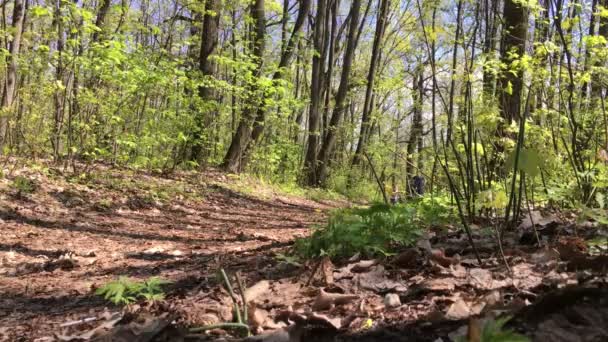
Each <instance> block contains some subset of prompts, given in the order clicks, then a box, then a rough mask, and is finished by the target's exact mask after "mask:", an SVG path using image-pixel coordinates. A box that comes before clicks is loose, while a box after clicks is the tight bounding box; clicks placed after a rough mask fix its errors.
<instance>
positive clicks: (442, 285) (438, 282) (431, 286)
mask: <svg viewBox="0 0 608 342" xmlns="http://www.w3.org/2000/svg"><path fill="white" fill-rule="evenodd" d="M420 287H421V288H422V289H425V290H429V291H454V289H455V288H456V284H455V279H454V278H438V279H428V280H425V281H423V282H422V283H421V284H420Z"/></svg>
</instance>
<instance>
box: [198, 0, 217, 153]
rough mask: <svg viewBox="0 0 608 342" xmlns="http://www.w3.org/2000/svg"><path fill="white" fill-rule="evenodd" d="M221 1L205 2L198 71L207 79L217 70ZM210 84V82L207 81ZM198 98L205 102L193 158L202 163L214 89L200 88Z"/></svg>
mask: <svg viewBox="0 0 608 342" xmlns="http://www.w3.org/2000/svg"><path fill="white" fill-rule="evenodd" d="M220 6H221V0H207V1H205V14H204V15H203V29H202V30H201V48H200V52H199V59H198V61H199V63H198V69H199V71H200V72H201V74H202V75H203V77H205V78H209V77H212V76H213V74H214V70H215V63H214V62H213V59H212V58H211V57H212V56H213V54H214V53H215V51H216V49H217V44H218V37H219V35H218V31H219V24H220V17H221V8H220ZM206 81H207V82H209V80H206ZM198 96H199V97H200V98H201V100H202V101H203V108H204V111H203V112H199V113H198V114H197V116H196V118H197V119H196V124H195V127H194V135H193V144H192V156H191V159H192V160H194V161H201V159H202V152H203V139H204V134H203V132H204V129H205V128H207V127H203V126H205V123H206V124H207V125H209V124H210V122H211V120H212V118H211V115H212V114H211V113H210V112H213V107H214V106H215V104H214V102H215V97H214V92H213V88H212V87H211V86H209V85H208V84H207V83H204V84H203V85H201V86H199V88H198Z"/></svg>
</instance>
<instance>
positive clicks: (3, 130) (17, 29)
mask: <svg viewBox="0 0 608 342" xmlns="http://www.w3.org/2000/svg"><path fill="white" fill-rule="evenodd" d="M26 6H27V0H15V4H14V7H13V22H12V24H11V27H12V32H13V40H12V41H11V42H10V45H9V52H10V54H9V55H8V56H7V57H6V64H7V66H8V67H7V72H6V82H5V84H4V91H3V94H2V108H3V110H4V111H6V112H5V113H2V115H1V116H0V147H3V146H4V144H5V142H6V138H7V136H8V122H9V116H8V115H9V113H11V107H12V106H13V102H14V100H15V93H16V91H15V88H16V83H17V59H18V58H19V51H20V49H21V34H22V32H23V22H24V20H25V7H26ZM0 153H2V149H0Z"/></svg>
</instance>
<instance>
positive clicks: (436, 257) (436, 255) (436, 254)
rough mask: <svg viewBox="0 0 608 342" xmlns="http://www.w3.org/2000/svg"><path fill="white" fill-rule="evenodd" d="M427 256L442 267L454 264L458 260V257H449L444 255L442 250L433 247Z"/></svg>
mask: <svg viewBox="0 0 608 342" xmlns="http://www.w3.org/2000/svg"><path fill="white" fill-rule="evenodd" d="M429 258H430V259H431V261H433V262H435V263H437V264H439V265H441V266H443V267H450V265H456V264H458V263H459V262H460V260H459V259H458V258H450V257H447V256H445V254H444V253H443V251H442V250H440V249H433V250H432V251H431V254H430V255H429Z"/></svg>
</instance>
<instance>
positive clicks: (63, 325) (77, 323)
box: [59, 317, 99, 328]
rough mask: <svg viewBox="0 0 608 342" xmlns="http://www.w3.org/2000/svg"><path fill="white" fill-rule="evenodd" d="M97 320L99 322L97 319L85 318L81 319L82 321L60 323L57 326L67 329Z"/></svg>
mask: <svg viewBox="0 0 608 342" xmlns="http://www.w3.org/2000/svg"><path fill="white" fill-rule="evenodd" d="M97 320H99V317H87V318H83V319H79V320H75V321H69V322H65V323H61V324H60V325H59V326H60V327H62V328H67V327H73V326H75V325H80V324H85V323H90V322H95V321H97Z"/></svg>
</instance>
